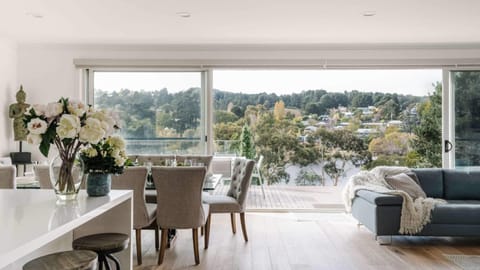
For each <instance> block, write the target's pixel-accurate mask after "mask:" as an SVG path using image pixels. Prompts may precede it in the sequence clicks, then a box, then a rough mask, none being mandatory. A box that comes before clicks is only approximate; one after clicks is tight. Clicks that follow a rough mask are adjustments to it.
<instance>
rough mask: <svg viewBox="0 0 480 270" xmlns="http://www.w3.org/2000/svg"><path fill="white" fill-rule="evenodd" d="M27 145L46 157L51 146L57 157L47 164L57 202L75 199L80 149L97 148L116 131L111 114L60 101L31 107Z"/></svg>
mask: <svg viewBox="0 0 480 270" xmlns="http://www.w3.org/2000/svg"><path fill="white" fill-rule="evenodd" d="M24 121H25V125H26V127H27V130H28V134H27V142H28V143H30V144H33V145H38V146H39V150H40V152H41V153H42V154H43V155H44V156H45V157H48V153H49V151H50V147H51V145H52V144H53V145H55V146H56V148H57V150H58V156H57V157H56V158H54V159H53V161H52V162H51V163H50V180H51V182H52V186H53V189H54V190H55V194H56V195H57V198H58V199H59V200H73V199H76V197H77V194H78V191H79V189H80V185H81V183H82V179H83V172H84V166H83V161H82V160H81V159H80V158H79V156H78V152H79V151H80V149H81V148H82V147H83V146H85V145H89V144H92V145H94V144H98V143H99V142H100V141H101V140H102V139H104V138H107V137H108V136H110V135H111V134H112V133H113V131H114V130H115V129H117V128H118V126H117V124H116V121H115V118H114V117H113V116H112V114H111V112H108V111H104V110H95V109H94V108H93V107H91V106H85V105H84V104H83V103H81V102H74V101H69V99H68V98H60V100H59V101H58V102H51V103H48V104H47V105H43V104H36V105H32V106H31V107H30V108H29V109H28V111H27V112H26V114H25V120H24Z"/></svg>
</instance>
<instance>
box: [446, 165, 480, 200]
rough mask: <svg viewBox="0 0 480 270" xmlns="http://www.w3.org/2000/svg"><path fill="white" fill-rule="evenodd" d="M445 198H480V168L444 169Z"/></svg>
mask: <svg viewBox="0 0 480 270" xmlns="http://www.w3.org/2000/svg"><path fill="white" fill-rule="evenodd" d="M443 180H444V184H445V185H444V187H445V199H447V200H480V171H479V170H474V171H472V170H469V171H460V170H444V172H443Z"/></svg>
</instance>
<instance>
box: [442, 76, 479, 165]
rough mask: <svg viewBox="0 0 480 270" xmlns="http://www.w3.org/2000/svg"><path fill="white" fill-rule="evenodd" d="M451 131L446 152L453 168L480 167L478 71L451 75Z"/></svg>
mask: <svg viewBox="0 0 480 270" xmlns="http://www.w3.org/2000/svg"><path fill="white" fill-rule="evenodd" d="M449 81H450V85H451V93H452V96H453V110H451V112H453V115H452V117H451V119H452V121H451V123H450V126H451V127H454V129H453V130H452V131H453V134H451V135H452V136H451V138H453V140H452V141H451V142H448V141H446V142H445V152H449V150H450V148H453V149H452V150H453V151H452V152H450V157H451V158H452V159H451V160H453V161H454V162H452V163H453V165H454V166H455V167H457V168H459V167H478V166H480V69H478V70H456V71H451V72H450V80H449Z"/></svg>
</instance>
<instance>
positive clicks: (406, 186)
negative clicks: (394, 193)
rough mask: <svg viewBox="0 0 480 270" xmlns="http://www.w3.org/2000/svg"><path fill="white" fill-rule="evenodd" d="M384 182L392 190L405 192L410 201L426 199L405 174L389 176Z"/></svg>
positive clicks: (423, 193)
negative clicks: (410, 198)
mask: <svg viewBox="0 0 480 270" xmlns="http://www.w3.org/2000/svg"><path fill="white" fill-rule="evenodd" d="M385 181H387V183H388V184H389V185H390V186H391V187H392V188H393V189H395V190H402V191H405V192H406V193H407V194H408V195H410V197H412V199H416V198H419V197H423V198H426V197H427V195H426V194H425V192H424V191H423V190H422V188H421V187H420V186H419V185H418V184H417V183H416V182H415V181H414V180H413V179H412V178H411V177H410V176H408V175H406V174H405V173H400V174H396V175H389V176H387V177H385Z"/></svg>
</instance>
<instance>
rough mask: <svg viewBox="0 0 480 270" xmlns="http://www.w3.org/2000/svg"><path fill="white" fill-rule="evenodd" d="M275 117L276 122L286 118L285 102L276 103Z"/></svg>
mask: <svg viewBox="0 0 480 270" xmlns="http://www.w3.org/2000/svg"><path fill="white" fill-rule="evenodd" d="M273 115H275V119H276V120H282V119H283V118H284V117H285V103H283V101H281V100H280V101H277V102H275V106H274V108H273Z"/></svg>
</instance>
